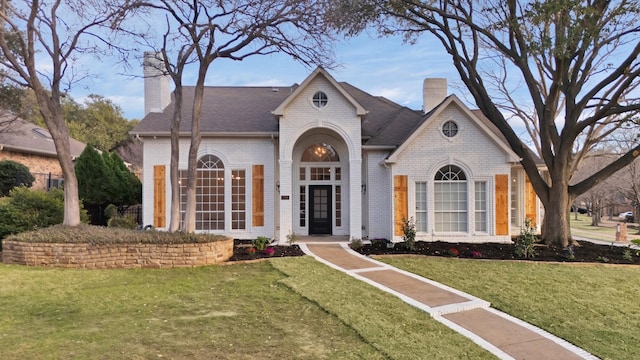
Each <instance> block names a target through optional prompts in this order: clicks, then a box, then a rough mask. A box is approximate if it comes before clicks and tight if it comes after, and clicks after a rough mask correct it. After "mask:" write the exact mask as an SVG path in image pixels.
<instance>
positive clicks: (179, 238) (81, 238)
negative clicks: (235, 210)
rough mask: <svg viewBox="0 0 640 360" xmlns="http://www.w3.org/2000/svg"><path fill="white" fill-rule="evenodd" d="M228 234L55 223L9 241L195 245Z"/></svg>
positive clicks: (215, 239)
mask: <svg viewBox="0 0 640 360" xmlns="http://www.w3.org/2000/svg"><path fill="white" fill-rule="evenodd" d="M226 239H228V237H226V236H224V235H211V234H193V233H182V232H175V233H170V232H165V231H155V230H150V231H140V230H130V229H122V228H106V227H103V226H94V225H87V224H81V225H78V226H66V225H54V226H50V227H48V228H46V229H39V230H35V231H28V232H23V233H20V234H15V235H10V236H8V237H7V238H6V240H12V241H21V242H27V243H63V244H64V243H67V244H78V243H87V244H92V245H99V244H192V243H206V242H215V241H220V240H226Z"/></svg>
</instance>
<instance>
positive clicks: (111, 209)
mask: <svg viewBox="0 0 640 360" xmlns="http://www.w3.org/2000/svg"><path fill="white" fill-rule="evenodd" d="M115 216H118V207H117V206H115V205H113V204H109V205H107V207H106V208H105V209H104V217H106V218H107V220H109V219H111V218H112V217H115Z"/></svg>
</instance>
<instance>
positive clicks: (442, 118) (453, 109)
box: [387, 95, 520, 163]
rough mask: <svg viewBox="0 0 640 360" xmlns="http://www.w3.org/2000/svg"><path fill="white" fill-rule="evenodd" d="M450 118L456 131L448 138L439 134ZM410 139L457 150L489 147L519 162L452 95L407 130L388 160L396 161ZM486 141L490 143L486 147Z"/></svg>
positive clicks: (409, 145) (431, 146) (483, 124)
mask: <svg viewBox="0 0 640 360" xmlns="http://www.w3.org/2000/svg"><path fill="white" fill-rule="evenodd" d="M448 121H453V122H454V123H455V124H456V125H457V126H458V133H457V134H456V135H455V136H453V137H451V138H448V137H447V136H445V135H444V134H443V131H442V127H443V126H446V125H445V123H447V122H448ZM414 142H419V143H420V144H421V145H420V146H426V147H429V148H441V149H442V150H443V151H444V149H448V150H447V152H452V151H454V150H455V153H457V154H461V155H462V154H465V153H470V152H471V153H473V152H481V150H480V148H482V149H483V150H482V151H486V150H488V149H491V148H493V149H494V150H495V151H496V152H498V153H500V154H502V155H503V156H504V158H503V159H504V162H510V163H515V162H519V161H520V158H519V157H518V156H517V155H516V154H515V153H514V152H513V151H512V150H511V148H510V147H509V146H508V145H507V144H506V143H505V141H504V140H503V139H501V138H500V137H499V136H498V135H497V134H495V133H494V132H493V131H491V130H490V129H489V127H488V126H487V125H486V124H485V123H484V122H482V121H481V120H480V119H479V118H478V117H477V116H476V115H475V114H474V113H473V112H472V111H471V110H469V108H468V107H467V106H466V105H464V104H463V103H462V102H461V101H460V100H459V99H458V98H457V97H456V96H455V95H451V96H449V97H448V98H447V99H446V100H445V101H444V102H443V103H441V104H440V105H439V106H437V107H436V108H435V109H434V110H433V111H431V112H430V113H429V114H427V115H425V117H424V119H423V121H422V123H420V124H419V125H417V126H416V128H415V129H414V130H413V131H412V132H411V133H410V134H409V136H408V137H407V138H406V139H405V140H404V141H403V142H402V143H401V144H400V146H399V147H398V148H397V149H396V150H395V151H394V152H393V153H392V154H391V155H390V156H389V158H388V159H387V162H388V163H394V162H396V161H397V160H398V159H399V158H400V157H402V156H403V152H405V151H408V150H409V148H411V147H412V144H413V143H414ZM487 144H491V146H489V147H487V146H486V145H487Z"/></svg>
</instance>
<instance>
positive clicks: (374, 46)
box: [71, 34, 475, 119]
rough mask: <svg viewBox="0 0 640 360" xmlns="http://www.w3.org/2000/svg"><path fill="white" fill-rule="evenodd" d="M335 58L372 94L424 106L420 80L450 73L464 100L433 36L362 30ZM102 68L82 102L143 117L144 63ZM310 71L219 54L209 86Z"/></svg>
mask: <svg viewBox="0 0 640 360" xmlns="http://www.w3.org/2000/svg"><path fill="white" fill-rule="evenodd" d="M140 56H142V54H140ZM335 58H336V63H337V64H338V66H337V67H336V68H334V69H330V70H329V72H330V73H331V74H332V75H333V77H334V78H335V79H336V80H337V81H346V82H348V83H350V84H352V85H354V86H356V87H359V88H360V89H362V90H364V91H367V92H368V93H370V94H372V95H375V96H384V97H386V98H388V99H390V100H392V101H395V102H397V103H399V104H401V105H404V106H407V107H409V108H412V109H421V108H422V81H423V80H424V78H427V77H443V78H447V80H448V83H449V93H450V94H451V93H455V94H456V95H458V96H459V97H460V98H462V99H465V92H464V91H462V89H461V87H460V85H459V84H460V81H459V80H458V74H457V72H456V71H455V69H454V67H453V65H452V64H451V58H450V56H449V55H448V54H447V53H446V52H445V51H444V50H443V48H442V45H441V44H440V43H439V42H438V41H436V40H435V39H429V38H423V39H421V40H420V41H418V43H417V44H415V45H409V44H403V42H402V39H401V38H399V37H389V38H377V37H376V36H374V35H369V34H362V35H360V36H358V37H356V38H352V39H347V40H343V41H341V42H340V43H339V44H338V46H337V47H336V48H335ZM138 62H139V61H137V62H136V61H132V63H134V64H135V63H138ZM134 66H135V65H134ZM100 68H102V69H100ZM100 68H98V69H95V70H93V72H94V74H95V75H94V76H92V77H91V79H88V80H86V81H85V82H84V83H83V84H82V86H76V87H75V88H74V89H72V91H71V96H72V97H73V98H74V99H75V100H76V101H78V102H81V103H82V102H83V101H84V99H85V98H86V96H87V95H89V94H98V95H102V96H105V97H107V98H109V99H111V100H112V101H113V102H114V103H116V104H117V105H119V106H120V107H121V108H122V110H123V112H124V115H125V117H126V118H128V119H134V118H137V119H140V118H142V116H143V112H144V100H143V99H144V97H143V96H144V94H143V79H142V78H141V76H142V68H141V67H139V66H138V67H134V68H132V69H129V70H124V69H121V68H118V67H117V66H114V65H112V64H109V63H107V62H103V63H102V65H101V66H100ZM311 71H313V69H310V68H307V67H305V66H304V65H302V64H300V63H298V62H295V61H294V60H292V59H291V58H289V57H288V56H285V55H281V54H274V55H266V56H253V57H250V58H247V59H245V60H244V61H231V60H228V59H220V60H216V61H215V62H214V63H213V64H212V66H211V68H210V70H209V73H208V79H207V85H212V86H216V85H223V86H281V85H292V84H294V83H301V82H302V81H303V80H304V79H305V78H306V77H307V76H308V75H309V73H310V72H311ZM114 73H117V75H116V74H114ZM120 74H122V75H120ZM189 75H190V74H187V78H186V79H185V81H184V83H185V85H192V84H194V83H195V75H191V76H189ZM472 107H475V106H472Z"/></svg>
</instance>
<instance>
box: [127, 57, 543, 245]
mask: <svg viewBox="0 0 640 360" xmlns="http://www.w3.org/2000/svg"><path fill="white" fill-rule="evenodd" d="M152 56H153V55H152ZM147 61H152V58H147ZM152 73H153V69H149V68H147V69H146V70H145V75H146V76H147V77H146V81H147V83H146V85H145V108H146V111H147V112H148V113H147V114H146V116H145V117H144V119H143V120H142V121H141V122H140V123H139V124H138V125H137V127H136V128H134V129H133V130H132V131H131V134H132V135H134V136H136V137H138V138H140V139H142V141H143V143H144V148H143V179H144V182H143V214H144V215H143V222H144V224H150V225H153V226H155V227H156V228H160V229H166V228H167V226H168V222H169V216H170V214H169V208H170V205H171V204H170V201H171V197H170V193H171V192H170V183H169V164H170V157H171V156H170V154H171V148H170V137H169V126H170V121H171V117H172V113H173V109H174V103H173V102H171V101H170V99H171V98H170V96H169V90H168V89H169V80H168V78H166V77H162V76H155V75H151V74H152ZM423 90H424V108H423V109H422V110H421V111H416V110H411V109H408V108H406V107H403V106H401V105H398V104H396V103H393V102H391V101H389V100H388V99H385V98H383V97H377V96H372V95H370V94H368V93H366V92H364V91H362V90H360V89H358V88H357V87H354V86H352V85H350V84H348V83H344V82H338V81H336V80H335V79H334V78H333V77H332V76H331V75H330V74H329V73H328V72H327V71H326V70H324V69H323V68H320V67H319V68H317V69H316V70H315V71H313V72H312V73H311V74H310V75H309V76H308V77H307V78H306V79H304V81H302V83H301V84H300V85H297V84H296V85H293V86H287V87H206V88H205V90H204V97H205V98H204V104H203V110H202V122H201V129H200V131H201V134H202V142H201V145H200V148H199V149H198V180H197V195H196V198H197V210H196V231H199V232H212V233H225V234H230V235H232V236H234V237H235V238H244V239H250V238H255V237H257V236H268V237H275V238H277V239H278V240H279V241H281V242H286V241H287V235H289V234H292V233H295V234H297V235H341V236H345V235H346V236H348V237H349V238H363V239H367V238H368V239H374V238H385V239H393V240H394V241H400V240H401V238H402V235H403V233H402V226H401V225H402V220H403V219H410V218H413V219H414V220H415V224H416V230H417V235H416V239H417V240H427V241H436V240H443V241H455V242H458V241H459V242H489V241H491V242H510V241H511V236H512V235H516V234H518V233H519V231H520V227H521V226H522V225H523V223H524V219H525V218H531V219H533V220H534V222H536V223H538V222H539V220H540V218H541V216H542V211H541V208H540V202H539V199H537V197H536V196H535V193H534V192H533V188H532V186H531V184H530V183H529V182H528V180H527V177H526V176H525V173H524V171H523V169H522V167H521V165H520V164H519V158H518V156H516V154H515V153H514V152H513V151H512V150H511V149H510V148H509V146H508V145H507V144H506V142H505V140H504V139H503V137H502V136H501V135H500V133H499V132H498V131H497V129H496V128H495V127H494V126H493V125H492V124H491V123H490V122H489V121H488V120H487V119H486V118H484V117H483V116H482V114H481V113H480V112H478V111H474V110H470V109H469V108H468V107H467V106H466V105H465V104H464V103H463V102H462V101H461V100H460V99H459V98H458V97H456V96H455V95H447V87H446V80H445V79H427V80H425V81H424V89H423ZM183 96H184V104H185V105H184V110H183V113H182V124H181V129H180V133H181V138H180V155H179V164H180V165H179V169H180V174H181V175H180V176H181V181H180V183H181V184H182V185H181V188H180V189H181V196H180V199H181V204H180V209H181V211H184V207H185V204H184V202H185V196H184V191H185V187H184V184H185V183H186V181H185V180H186V179H185V178H184V174H185V172H186V168H187V154H188V151H189V143H190V139H189V136H190V135H189V134H190V129H191V108H190V104H192V100H193V96H194V88H193V87H185V88H184V95H183Z"/></svg>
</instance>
